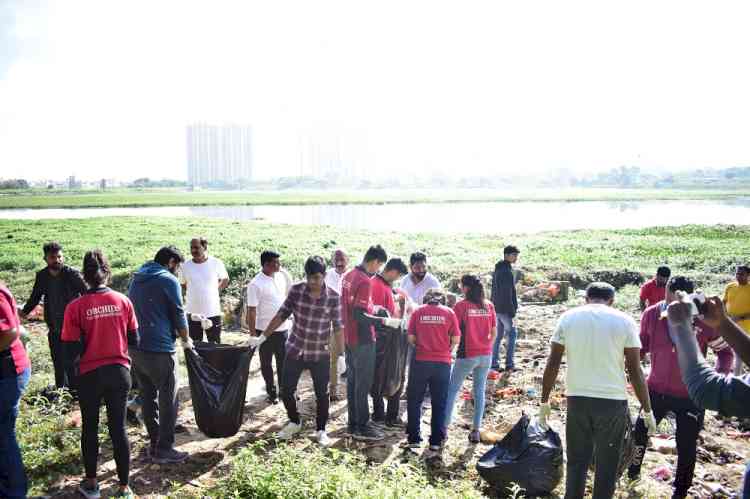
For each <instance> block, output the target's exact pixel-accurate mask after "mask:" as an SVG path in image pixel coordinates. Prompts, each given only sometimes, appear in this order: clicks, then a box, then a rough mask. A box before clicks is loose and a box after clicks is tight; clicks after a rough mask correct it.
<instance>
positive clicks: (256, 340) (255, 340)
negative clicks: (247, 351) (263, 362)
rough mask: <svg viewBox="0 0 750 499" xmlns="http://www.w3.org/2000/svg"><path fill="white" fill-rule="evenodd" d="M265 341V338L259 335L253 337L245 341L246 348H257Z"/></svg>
mask: <svg viewBox="0 0 750 499" xmlns="http://www.w3.org/2000/svg"><path fill="white" fill-rule="evenodd" d="M264 341H266V336H265V335H263V334H261V335H260V336H253V337H252V338H250V339H249V340H247V346H248V347H250V348H258V347H260V346H261V345H262V344H263V342H264Z"/></svg>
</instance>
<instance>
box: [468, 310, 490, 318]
mask: <svg viewBox="0 0 750 499" xmlns="http://www.w3.org/2000/svg"><path fill="white" fill-rule="evenodd" d="M467 315H468V316H469V317H487V316H488V315H490V314H489V312H487V311H486V310H485V309H483V308H481V309H480V308H470V309H469V310H468V311H467Z"/></svg>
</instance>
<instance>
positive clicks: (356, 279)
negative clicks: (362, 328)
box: [341, 267, 375, 346]
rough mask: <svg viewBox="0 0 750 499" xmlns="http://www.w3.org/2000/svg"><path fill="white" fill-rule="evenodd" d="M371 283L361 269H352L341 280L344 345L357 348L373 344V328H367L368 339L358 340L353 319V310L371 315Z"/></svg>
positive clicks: (358, 336) (357, 331)
mask: <svg viewBox="0 0 750 499" xmlns="http://www.w3.org/2000/svg"><path fill="white" fill-rule="evenodd" d="M371 288H372V281H371V280H370V276H369V275H368V274H367V272H365V271H364V270H362V268H361V267H354V268H353V269H352V270H350V271H349V272H347V273H346V274H344V277H343V278H342V279H341V316H342V318H343V319H344V337H345V338H346V344H347V345H352V346H357V345H360V344H367V343H374V342H375V328H374V327H373V326H368V327H367V331H368V332H367V334H368V337H364V338H360V334H359V325H358V323H357V321H356V320H355V319H354V309H355V308H361V309H363V310H364V311H365V312H366V313H368V314H372V296H371V295H370V290H371Z"/></svg>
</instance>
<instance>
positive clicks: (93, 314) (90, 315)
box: [86, 305, 121, 321]
mask: <svg viewBox="0 0 750 499" xmlns="http://www.w3.org/2000/svg"><path fill="white" fill-rule="evenodd" d="M120 312H121V309H120V306H119V305H100V306H98V307H91V308H89V309H87V310H86V319H88V320H90V321H94V320H97V319H101V318H103V317H116V316H119V315H120Z"/></svg>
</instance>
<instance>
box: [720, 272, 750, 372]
mask: <svg viewBox="0 0 750 499" xmlns="http://www.w3.org/2000/svg"><path fill="white" fill-rule="evenodd" d="M748 274H750V266H747V265H739V266H737V271H736V272H735V274H734V277H735V279H736V280H735V282H730V283H729V284H728V285H727V287H726V289H725V290H724V305H725V306H726V308H727V312H728V313H729V315H730V316H731V317H732V320H734V321H735V322H736V323H737V324H738V325H739V326H740V327H741V328H742V330H743V331H745V334H750V284H748ZM742 372H743V364H742V361H741V360H740V359H739V357H737V359H736V362H735V364H734V374H735V375H736V376H740V375H741V374H742Z"/></svg>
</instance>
